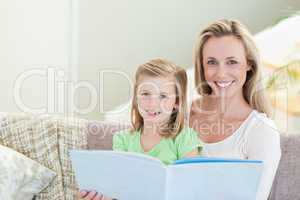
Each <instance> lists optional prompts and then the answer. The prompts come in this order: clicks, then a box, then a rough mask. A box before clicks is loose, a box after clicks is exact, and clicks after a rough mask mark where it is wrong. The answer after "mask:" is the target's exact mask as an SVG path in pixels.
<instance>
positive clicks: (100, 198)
mask: <svg viewBox="0 0 300 200" xmlns="http://www.w3.org/2000/svg"><path fill="white" fill-rule="evenodd" d="M79 196H80V198H81V200H113V199H112V198H109V197H106V196H104V195H103V194H101V193H99V192H97V191H87V190H80V193H79Z"/></svg>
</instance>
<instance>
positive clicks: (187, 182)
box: [70, 150, 263, 200]
mask: <svg viewBox="0 0 300 200" xmlns="http://www.w3.org/2000/svg"><path fill="white" fill-rule="evenodd" d="M70 156H71V160H72V165H73V169H74V170H75V177H76V181H77V182H78V184H79V187H80V188H81V189H87V190H97V191H99V192H101V193H103V194H105V195H106V196H110V197H113V198H116V199H118V200H154V199H155V200H182V199H187V200H255V198H256V192H257V189H258V185H259V181H260V176H261V171H262V167H263V163H262V162H261V161H255V160H229V159H220V158H204V157H195V158H189V159H183V160H178V161H176V162H175V163H174V164H173V165H168V166H166V165H164V164H163V163H162V162H161V161H160V160H158V159H156V158H152V157H150V156H146V155H142V154H136V153H128V152H116V151H98V150H97V151H90V150H71V152H70Z"/></svg>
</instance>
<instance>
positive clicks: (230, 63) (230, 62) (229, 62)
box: [227, 60, 238, 65]
mask: <svg viewBox="0 0 300 200" xmlns="http://www.w3.org/2000/svg"><path fill="white" fill-rule="evenodd" d="M237 63H238V62H237V61H235V60H229V61H228V62H227V64H229V65H235V64H237Z"/></svg>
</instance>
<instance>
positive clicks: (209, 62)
mask: <svg viewBox="0 0 300 200" xmlns="http://www.w3.org/2000/svg"><path fill="white" fill-rule="evenodd" d="M207 64H208V65H215V64H217V62H216V61H214V60H209V61H207Z"/></svg>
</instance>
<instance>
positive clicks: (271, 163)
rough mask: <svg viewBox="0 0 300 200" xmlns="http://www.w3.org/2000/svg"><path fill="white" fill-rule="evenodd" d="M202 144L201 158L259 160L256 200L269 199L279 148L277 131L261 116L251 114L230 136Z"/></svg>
mask: <svg viewBox="0 0 300 200" xmlns="http://www.w3.org/2000/svg"><path fill="white" fill-rule="evenodd" d="M203 145H204V146H203V151H202V153H203V154H202V155H203V156H209V157H224V158H237V159H251V160H262V161H263V163H264V167H263V173H262V177H261V181H260V186H259V189H258V193H257V197H256V200H267V199H268V196H269V193H270V191H271V187H272V183H273V180H274V177H275V174H276V170H277V167H278V164H279V161H280V157H281V149H280V136H279V132H278V130H277V129H276V126H275V124H274V122H273V121H272V120H271V119H269V118H268V117H267V116H266V115H265V114H264V113H259V112H258V111H256V110H254V111H252V112H251V113H250V115H249V116H248V117H247V119H246V120H245V121H244V122H243V123H242V124H241V126H240V127H239V128H238V129H237V130H236V131H235V132H234V133H233V134H232V135H231V136H229V137H228V138H226V139H224V140H222V141H220V142H216V143H203Z"/></svg>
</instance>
